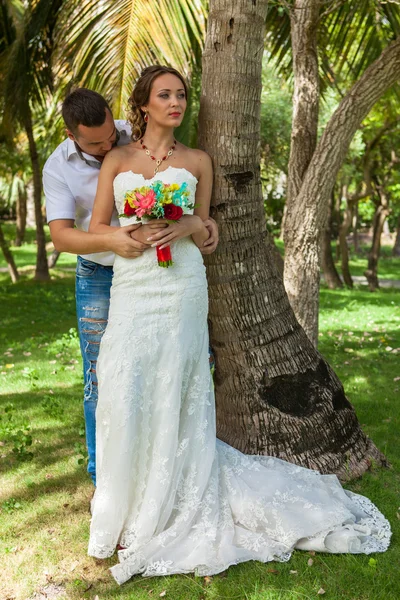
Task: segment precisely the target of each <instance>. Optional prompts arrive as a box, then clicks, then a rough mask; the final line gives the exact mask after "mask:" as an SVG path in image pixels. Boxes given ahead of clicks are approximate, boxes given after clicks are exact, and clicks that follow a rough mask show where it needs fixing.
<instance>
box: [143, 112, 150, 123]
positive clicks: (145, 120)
mask: <svg viewBox="0 0 400 600" xmlns="http://www.w3.org/2000/svg"><path fill="white" fill-rule="evenodd" d="M143 120H144V122H145V123H147V121H148V120H149V115H148V114H147V112H145V113H144V117H143Z"/></svg>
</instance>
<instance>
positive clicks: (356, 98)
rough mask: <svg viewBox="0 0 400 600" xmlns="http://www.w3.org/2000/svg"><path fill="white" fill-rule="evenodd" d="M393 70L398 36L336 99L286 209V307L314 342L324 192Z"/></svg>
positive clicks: (394, 76) (398, 61) (398, 66)
mask: <svg viewBox="0 0 400 600" xmlns="http://www.w3.org/2000/svg"><path fill="white" fill-rule="evenodd" d="M399 73H400V37H399V38H397V39H396V40H395V41H394V42H392V43H391V44H390V45H389V46H388V47H387V48H386V49H385V50H384V51H383V52H382V54H381V55H380V56H379V58H378V59H377V60H376V61H375V62H374V63H372V64H371V65H370V66H369V67H368V68H367V69H366V70H365V72H364V73H363V75H362V76H361V78H360V79H359V81H358V82H357V83H355V84H354V85H353V86H352V88H351V89H350V90H349V92H348V93H347V94H346V96H344V98H343V99H342V101H341V102H340V104H339V106H338V108H337V109H336V111H335V112H334V114H333V115H332V117H331V119H330V120H329V122H328V124H327V126H326V127H325V131H324V133H323V135H322V137H321V138H320V140H319V142H318V144H317V147H316V150H315V152H314V155H313V158H312V160H311V162H310V165H309V167H308V169H307V171H306V173H305V175H304V178H303V182H302V185H301V189H300V191H299V193H298V195H297V198H296V201H295V202H294V205H293V208H292V211H291V220H292V222H293V223H296V229H293V232H292V234H291V235H290V236H288V239H287V241H286V242H285V286H286V289H289V286H288V284H287V283H286V281H288V282H289V281H290V290H289V293H290V298H291V303H292V306H295V312H296V315H297V316H298V318H299V319H300V322H301V323H303V324H304V325H305V326H306V328H307V332H308V335H309V336H310V337H311V338H312V339H313V340H314V341H315V339H316V332H317V329H318V299H319V276H320V235H321V232H322V230H323V227H324V225H325V221H326V215H327V207H328V205H329V199H330V195H331V193H332V189H333V186H334V183H335V180H336V177H337V173H338V171H339V169H340V167H341V165H342V163H343V161H344V159H345V156H346V153H347V151H348V148H349V145H350V142H351V139H352V138H353V135H354V133H355V132H356V130H357V129H358V128H359V126H360V123H361V122H362V120H363V119H364V118H365V117H366V115H367V114H368V112H369V111H370V110H371V108H372V107H373V105H374V104H375V103H376V101H377V100H378V99H379V98H380V97H381V96H382V95H383V94H384V93H385V92H386V90H388V89H389V88H390V87H391V86H392V85H393V84H394V83H395V82H396V81H397V80H398V77H399ZM285 227H286V229H287V224H285ZM291 273H294V274H295V275H294V276H293V277H292V276H291V275H290V274H291ZM310 302H311V303H310ZM305 306H306V310H304V309H303V307H305ZM311 308H312V310H311ZM305 318H307V324H305V323H304V319H305Z"/></svg>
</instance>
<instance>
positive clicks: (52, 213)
mask: <svg viewBox="0 0 400 600" xmlns="http://www.w3.org/2000/svg"><path fill="white" fill-rule="evenodd" d="M62 116H63V119H64V122H65V125H66V131H67V135H68V138H67V139H66V140H64V142H62V143H61V144H60V145H59V146H58V148H57V149H56V150H55V151H54V152H53V154H52V155H51V156H50V157H49V158H48V160H47V162H46V164H45V166H44V169H43V188H44V193H45V196H46V212H47V221H48V223H49V227H50V234H51V238H52V240H53V243H54V246H55V248H56V249H57V250H59V251H60V252H71V253H73V254H78V259H77V268H76V312H77V318H78V331H79V340H80V347H81V354H82V359H83V371H84V386H85V387H84V415H85V427H86V443H87V449H88V456H89V463H88V472H89V474H90V476H91V477H92V480H93V483H94V484H96V405H97V377H96V363H97V357H98V353H99V346H100V340H101V337H102V335H103V333H104V330H105V327H106V325H107V319H108V308H109V302H110V287H111V280H112V274H113V267H112V265H113V261H114V255H115V254H118V255H120V256H123V257H125V258H132V259H134V258H136V257H138V256H140V255H141V254H142V252H145V251H146V249H147V248H148V247H150V245H151V244H152V242H151V241H148V240H147V239H145V237H144V236H143V235H142V234H141V226H140V225H129V226H127V227H120V228H119V229H117V230H116V231H115V232H112V233H108V234H92V233H87V230H88V228H89V223H90V219H91V215H92V209H93V203H94V199H95V196H96V189H97V180H98V176H99V170H100V167H101V163H102V161H103V159H104V156H105V155H106V154H107V152H109V150H111V148H113V147H114V146H116V145H122V144H128V143H129V142H131V141H132V140H131V137H130V134H131V130H130V127H129V124H128V123H126V122H125V121H118V120H114V118H113V116H112V113H111V109H110V107H109V106H108V104H107V102H106V100H105V99H104V98H103V97H102V96H100V94H97V93H96V92H94V91H92V90H88V89H85V88H78V89H76V90H75V91H74V92H72V93H71V94H70V95H69V96H67V98H66V99H65V101H64V103H63V106H62ZM205 224H206V226H207V228H208V230H209V232H210V237H209V239H208V240H207V241H206V242H205V244H204V247H203V248H201V249H200V250H201V252H202V253H203V254H211V253H212V252H213V251H214V250H215V248H216V247H217V243H218V228H217V225H216V223H215V221H213V220H212V219H209V220H208V221H206V223H205ZM111 225H114V226H117V227H119V221H118V217H117V215H116V213H115V212H114V214H113V217H112V221H111ZM151 226H152V227H153V228H154V229H155V232H157V231H158V230H160V225H157V223H156V222H154V223H153V224H151Z"/></svg>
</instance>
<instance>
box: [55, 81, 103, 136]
mask: <svg viewBox="0 0 400 600" xmlns="http://www.w3.org/2000/svg"><path fill="white" fill-rule="evenodd" d="M106 110H109V111H110V113H111V109H110V107H109V106H108V103H107V102H106V100H105V99H104V98H103V96H101V95H100V94H98V93H97V92H94V91H93V90H88V89H87V88H78V89H76V90H74V91H73V92H71V94H69V95H68V96H67V97H66V98H65V100H64V102H63V105H62V116H63V119H64V122H65V125H66V126H67V129H69V130H70V131H71V132H72V133H73V134H74V135H75V133H76V131H77V128H78V125H85V127H100V126H101V125H103V123H104V122H105V120H106V115H107V113H106ZM111 114H112V113H111Z"/></svg>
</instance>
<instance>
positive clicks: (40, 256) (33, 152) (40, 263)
mask: <svg viewBox="0 0 400 600" xmlns="http://www.w3.org/2000/svg"><path fill="white" fill-rule="evenodd" d="M24 125H25V131H26V134H27V136H28V141H29V153H30V157H31V162H32V172H33V188H34V200H35V221H36V242H37V255H36V270H35V279H38V280H40V281H48V280H49V279H50V274H49V268H48V265H47V255H46V238H45V235H44V228H43V215H42V177H41V173H40V166H39V157H38V153H37V148H36V142H35V139H34V137H33V128H32V118H31V114H30V110H29V111H28V115H27V117H26V119H25V123H24Z"/></svg>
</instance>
